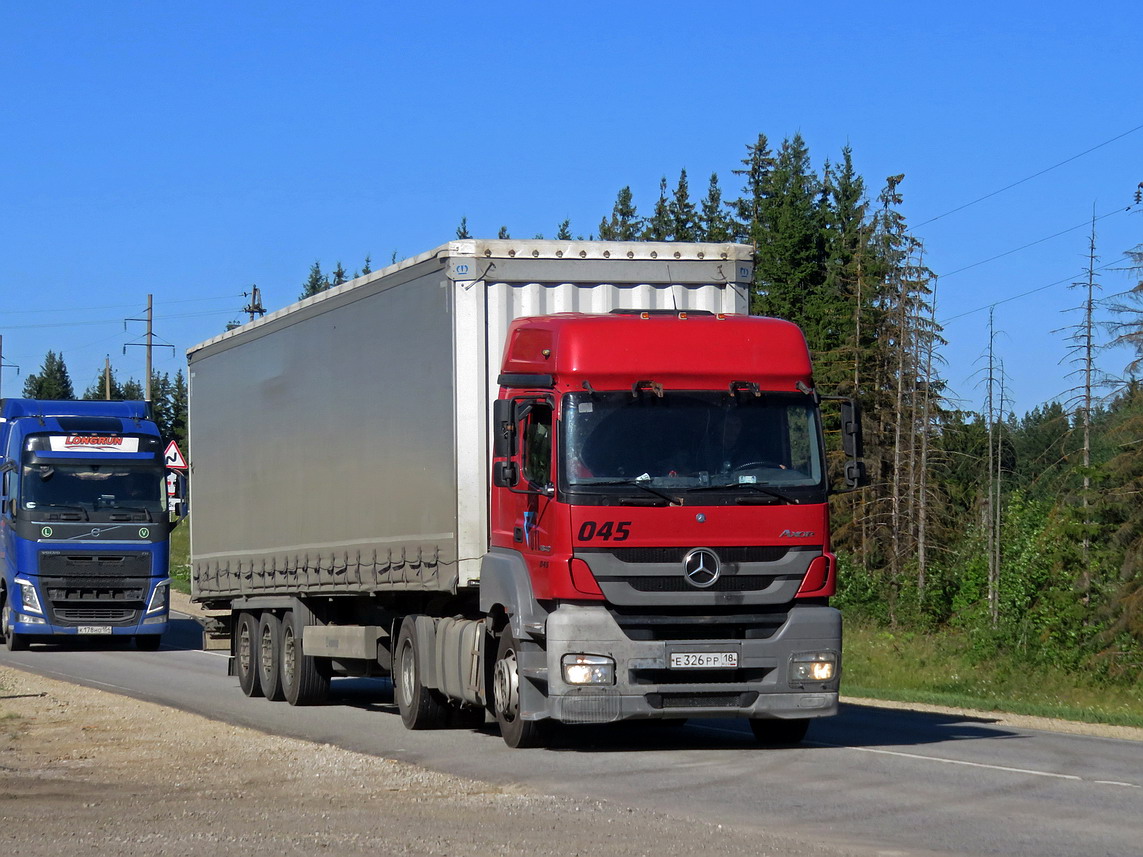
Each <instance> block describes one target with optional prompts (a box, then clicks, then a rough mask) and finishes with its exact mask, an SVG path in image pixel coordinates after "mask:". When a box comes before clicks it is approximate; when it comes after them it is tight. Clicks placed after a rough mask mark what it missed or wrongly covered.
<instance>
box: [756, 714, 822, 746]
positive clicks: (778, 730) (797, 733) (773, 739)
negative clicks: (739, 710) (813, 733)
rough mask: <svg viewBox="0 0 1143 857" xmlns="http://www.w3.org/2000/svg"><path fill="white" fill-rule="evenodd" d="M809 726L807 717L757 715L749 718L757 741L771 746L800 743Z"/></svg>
mask: <svg viewBox="0 0 1143 857" xmlns="http://www.w3.org/2000/svg"><path fill="white" fill-rule="evenodd" d="M809 728H810V721H809V719H808V718H799V719H796V720H777V719H764V718H760V717H758V718H751V720H750V730H751V731H752V732H753V733H754V737H755V738H757V739H758V743H759V744H765V745H767V746H771V747H780V746H783V745H786V746H793V745H795V744H801V743H802V740H803V739H804V738H805V737H806V730H807V729H809Z"/></svg>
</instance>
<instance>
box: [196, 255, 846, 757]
mask: <svg viewBox="0 0 1143 857" xmlns="http://www.w3.org/2000/svg"><path fill="white" fill-rule="evenodd" d="M752 275H753V270H752V255H751V250H750V248H748V247H745V246H741V245H734V244H667V243H635V242H630V243H613V242H573V241H559V242H557V241H541V240H535V241H514V240H497V241H477V240H464V241H455V242H451V243H449V244H446V245H444V246H442V247H440V248H438V249H436V250H433V251H431V252H428V253H425V254H423V255H420V256H417V257H415V258H412V259H409V260H407V261H404V262H401V263H399V264H396V265H393V266H391V267H389V268H386V269H385V270H382V271H378V272H376V273H372V274H369V275H366V276H364V277H360V278H358V279H355V280H353V281H351V282H349V283H346V284H344V285H341V286H338V287H335V288H332V289H330V290H328V291H326V292H323V293H321V294H319V295H317V296H315V297H312V298H307V299H305V300H303V301H301V302H300V303H297V304H294V305H292V306H289V307H287V308H285V309H283V310H280V311H278V312H275V313H273V314H271V315H268V316H266V317H265V318H262V319H260V320H258V321H254V322H252V323H250V324H247V325H244V326H242V327H240V328H237V329H235V330H233V331H230V332H228V333H225V334H222V335H220V336H218V337H216V338H214V339H212V340H210V341H208V342H204V343H202V344H201V345H198V346H196V347H194V348H192V349H191V350H190V351H189V362H190V440H191V444H192V449H193V455H192V460H191V467H192V475H191V480H192V486H193V489H194V492H195V514H194V523H193V526H192V530H191V551H192V569H193V570H192V597H193V598H194V599H195V600H197V601H199V602H202V603H203V604H204V605H205V606H206V607H208V608H211V609H213V610H215V611H221V614H220V615H221V617H222V621H221V624H222V626H223V627H222V629H221V631H222V632H223V633H222V636H225V634H226V633H229V636H230V639H231V655H232V657H231V673H232V674H233V675H236V676H237V678H238V683H239V685H240V686H241V688H242V690H243V691H244V692H245V693H246V694H247V695H249V696H266V697H269V698H271V699H282V698H284V699H287V700H288V701H289V702H291V703H294V704H305V703H313V702H318V701H320V700H323V699H324V698H325V697H326V694H327V692H328V689H329V682H330V678H331V677H333V676H339V675H357V676H361V675H379V676H390V677H391V678H392V682H393V686H394V693H395V696H396V701H397V704H398V707H399V709H400V713H401V717H402V718H403V720H404V722H405V724H406V725H407V726H408V727H410V728H413V729H423V728H440V727H447V726H463V725H476V724H482V723H484V720H485V714H486V712H487V713H489V714H490V715H491V717H493V718H495V720H496V721H498V723H499V726H500V729H501V732H502V734H503V737H504V739H505V741H506V742H507V743H508V744H509V745H510V746H513V747H522V746H534V745H539V744H542V743H543V742H544V741H545V740H546V739H547V737H548V731H549V730H548V727H549V726H550V725H551V724H553V723H557V722H559V723H569V724H581V723H607V722H612V721H619V720H633V719H674V720H681V719H686V718H697V717H701V718H709V717H740V718H747V719H748V720H749V721H750V723H751V725H752V726H753V728H754V732H755V734H756V735H757V736H758V737H759V739H760V740H762V741H772V742H790V741H797V740H800V739H801V737H802V736H803V735H804V733H805V730H806V726H807V724H808V723H809V722H810V720H811V719H812V718H816V717H824V716H827V715H831V714H834V713H835V712H836V711H837V705H838V681H839V675H840V670H841V617H840V615H839V613H838V611H837V610H836V609H834V608H833V607H831V606H830V604H829V599H830V596H831V595H832V594H833V593H834V587H835V579H836V561H835V558H834V555H833V554H832V553H831V551H830V538H829V514H828V507H827V494H828V491H829V487H830V475H829V474H828V473H827V468H826V454H825V446H824V444H823V433H822V423H821V418H820V416H819V405H820V404H821V400H822V397H821V396H820V395H819V393H818V391H817V389H816V387H815V385H814V379H813V372H812V369H811V366H810V356H809V353H808V350H807V348H806V342H805V338H804V337H803V335H802V333H801V332H800V331H799V329H798V328H797V327H795V326H794V325H793V324H790V323H788V322H786V321H781V320H777V319H771V318H754V317H750V316H748V315H746V314H745V313H746V309H747V303H748V296H749V291H750V289H751V286H752ZM842 434H843V436H844V439H845V441H846V443H845V446H846V448H847V450H848V452H849V454H850V456H851V457H852V458H853V459H856V458H857V456H858V451H857V445H858V441H859V418H858V417H857V416H856V415H855V413H854V411H853V408H852V406H846V407H845V408H843V415H842ZM847 470H848V471H849V476H850V477H851V478H857V477H858V476H859V475H860V464H859V463H858V462H857V461H856V460H854V461H852V462H851V463H850V464H849V465H848V467H847Z"/></svg>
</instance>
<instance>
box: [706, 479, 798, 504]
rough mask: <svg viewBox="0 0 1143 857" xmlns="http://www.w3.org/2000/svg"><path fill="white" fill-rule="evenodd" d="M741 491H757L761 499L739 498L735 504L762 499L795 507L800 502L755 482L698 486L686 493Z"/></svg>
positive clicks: (749, 502) (755, 501)
mask: <svg viewBox="0 0 1143 857" xmlns="http://www.w3.org/2000/svg"><path fill="white" fill-rule="evenodd" d="M741 490H749V491H757V492H758V493H759V494H761V495H763V496H762V497H739V498H738V499H737V500H736V501H735V502H737V503H739V504H741V505H749V504H751V503H757V502H760V501H762V500H763V499H764V498H765V499H767V500H770V501H774V500H777V501H780V502H782V503H791V504H793V505H797V504H798V503H800V502H801V500H799V499H797V498H796V497H791V496H790V495H789V494H784V493H782V492H781V491H775V490H774V489H773V488H764V487H763V486H761V485H758V484H757V483H755V482H728V483H725V484H722V485H700V486H698V487H697V488H691V489H689V490H688V493H693V492H696V491H741Z"/></svg>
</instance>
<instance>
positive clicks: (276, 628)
mask: <svg viewBox="0 0 1143 857" xmlns="http://www.w3.org/2000/svg"><path fill="white" fill-rule="evenodd" d="M258 681H259V682H261V684H262V693H263V694H264V695H265V696H266V698H267V699H270V700H273V701H274V702H280V701H281V700H283V699H285V698H286V696H285V694H284V693H283V692H282V620H281V619H279V618H278V617H277V616H275V615H274V614H273V613H271V612H270V611H269V610H267V611H265V612H264V613H263V614H262V618H260V619H259V620H258Z"/></svg>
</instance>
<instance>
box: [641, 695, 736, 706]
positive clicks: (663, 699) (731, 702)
mask: <svg viewBox="0 0 1143 857" xmlns="http://www.w3.org/2000/svg"><path fill="white" fill-rule="evenodd" d="M646 699H647V704H648V705H650V706H651V707H652V708H749V707H750V706H751V705H753V704H754V703H755V702H756V701H757V700H758V694H757V693H755V692H753V691H749V692H747V693H648V694H647V696H646Z"/></svg>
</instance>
